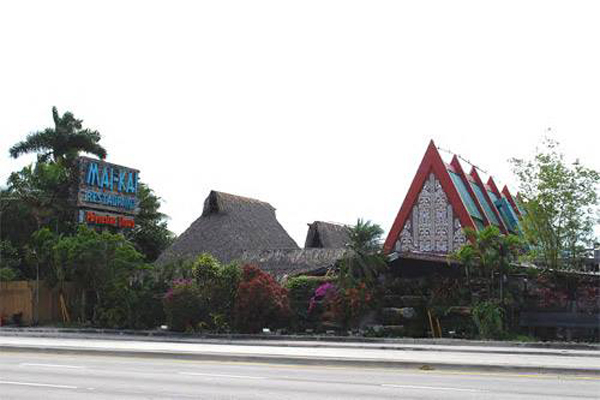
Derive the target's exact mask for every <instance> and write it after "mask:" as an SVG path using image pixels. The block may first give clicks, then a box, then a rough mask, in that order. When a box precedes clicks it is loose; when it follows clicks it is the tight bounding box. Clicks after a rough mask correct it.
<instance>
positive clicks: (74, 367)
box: [19, 363, 85, 369]
mask: <svg viewBox="0 0 600 400" xmlns="http://www.w3.org/2000/svg"><path fill="white" fill-rule="evenodd" d="M19 365H20V366H22V367H47V368H70V369H84V368H85V367H82V366H80V365H62V364H35V363H21V364H19Z"/></svg>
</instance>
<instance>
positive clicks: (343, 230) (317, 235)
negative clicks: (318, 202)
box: [304, 221, 350, 249]
mask: <svg viewBox="0 0 600 400" xmlns="http://www.w3.org/2000/svg"><path fill="white" fill-rule="evenodd" d="M349 230H350V229H349V228H348V226H346V225H341V224H334V223H331V222H323V221H315V222H313V223H312V224H308V233H307V234H306V243H305V244H304V247H305V248H307V249H309V248H320V249H323V248H326V249H343V248H346V245H347V244H348V241H349Z"/></svg>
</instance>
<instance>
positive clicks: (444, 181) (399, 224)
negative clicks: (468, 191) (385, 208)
mask: <svg viewBox="0 0 600 400" xmlns="http://www.w3.org/2000/svg"><path fill="white" fill-rule="evenodd" d="M430 173H433V174H434V175H435V177H436V178H437V179H438V180H439V181H440V184H441V185H442V189H443V190H444V192H445V193H446V196H447V197H448V201H449V202H450V204H451V205H452V208H453V211H454V214H455V215H456V216H457V217H458V218H459V220H460V223H461V225H462V227H463V228H464V227H471V228H473V229H475V223H474V222H473V219H472V218H471V216H470V215H469V212H468V211H467V209H466V207H465V204H464V203H463V201H462V199H461V197H460V194H459V193H458V190H457V189H456V187H455V186H454V183H453V182H452V178H451V177H450V174H449V172H448V169H447V167H446V164H445V163H444V161H443V160H442V157H441V156H440V153H439V152H438V150H437V148H436V146H435V143H434V142H433V140H432V141H430V142H429V146H427V151H425V155H424V156H423V160H422V161H421V165H419V169H417V173H416V175H415V177H414V178H413V181H412V183H411V185H410V188H409V190H408V194H407V195H406V198H405V199H404V202H403V203H402V206H401V207H400V211H399V212H398V214H397V215H396V219H395V220H394V224H393V225H392V229H391V230H390V233H389V235H388V237H387V238H386V240H385V243H384V245H383V249H384V252H386V253H389V252H390V251H391V250H392V249H393V247H394V243H395V242H396V240H398V236H399V235H400V232H401V231H402V228H403V227H404V224H405V223H406V220H407V218H408V217H409V216H410V212H411V210H412V208H413V206H414V204H415V203H416V201H417V198H418V196H419V193H420V192H421V189H422V188H423V185H424V183H425V181H426V179H427V178H428V176H429V174H430Z"/></svg>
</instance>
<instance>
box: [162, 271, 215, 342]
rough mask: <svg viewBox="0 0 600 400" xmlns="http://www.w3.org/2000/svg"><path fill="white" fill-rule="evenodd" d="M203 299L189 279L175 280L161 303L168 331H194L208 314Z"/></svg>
mask: <svg viewBox="0 0 600 400" xmlns="http://www.w3.org/2000/svg"><path fill="white" fill-rule="evenodd" d="M203 299H204V298H203V296H201V294H200V289H199V288H198V284H197V283H196V282H194V281H193V280H191V279H178V280H175V281H174V282H173V284H172V286H171V289H169V291H168V292H167V294H166V295H165V298H164V302H163V304H164V308H165V315H166V318H167V325H168V326H169V329H170V330H172V331H176V332H193V331H194V330H196V329H197V328H198V326H199V324H200V322H202V320H203V319H205V318H203V317H206V315H207V314H208V313H207V304H203V303H202V300H203ZM203 314H206V315H203Z"/></svg>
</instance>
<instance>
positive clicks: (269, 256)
mask: <svg viewBox="0 0 600 400" xmlns="http://www.w3.org/2000/svg"><path fill="white" fill-rule="evenodd" d="M345 253H346V249H302V250H263V251H246V252H244V253H243V254H242V256H241V257H240V260H241V261H243V262H245V263H252V264H257V265H258V266H259V267H260V268H261V269H262V270H263V271H266V272H268V273H270V274H271V275H273V276H274V277H275V278H276V279H278V280H281V279H282V278H284V277H291V276H295V275H302V274H306V275H324V274H325V273H326V272H327V270H328V269H329V268H330V267H333V266H334V265H335V263H336V262H337V261H339V260H340V259H341V258H342V257H343V256H344V254H345Z"/></svg>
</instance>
